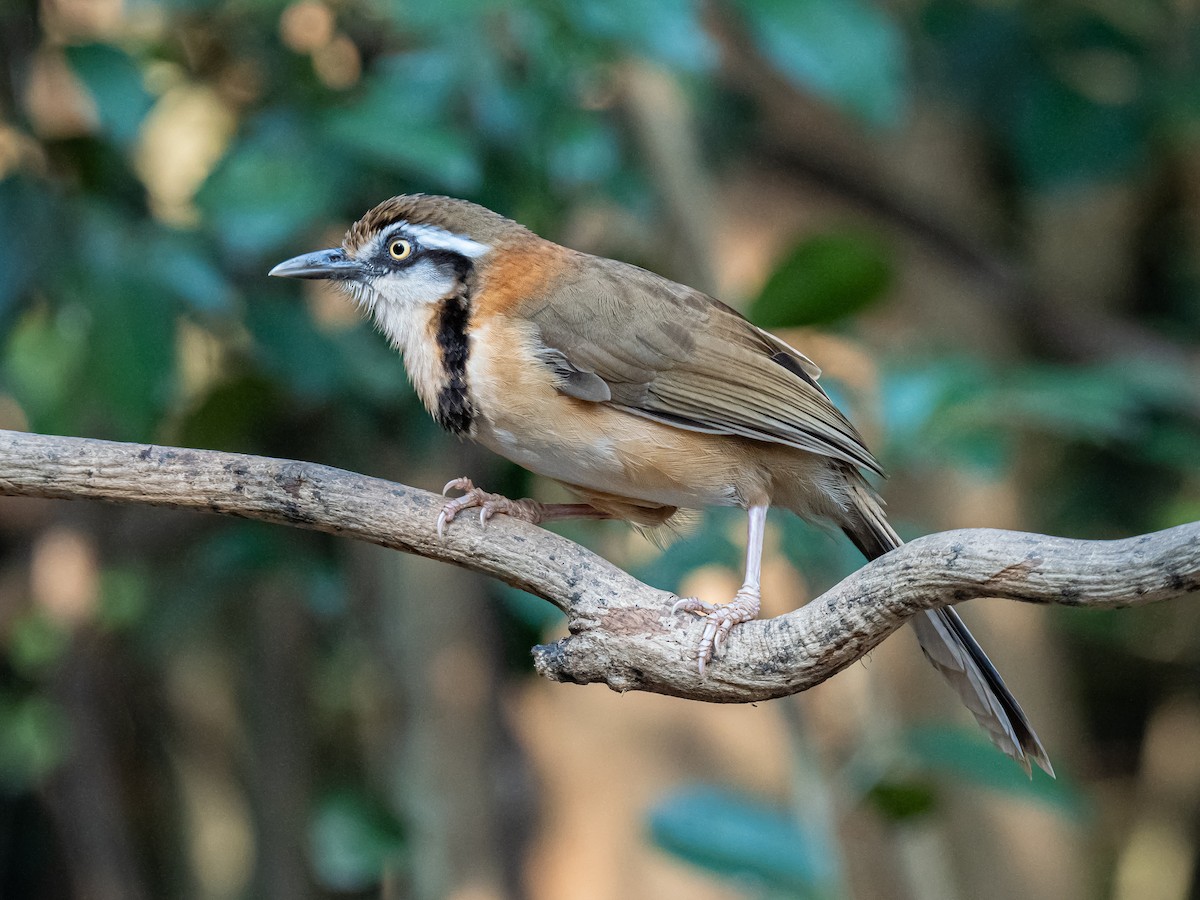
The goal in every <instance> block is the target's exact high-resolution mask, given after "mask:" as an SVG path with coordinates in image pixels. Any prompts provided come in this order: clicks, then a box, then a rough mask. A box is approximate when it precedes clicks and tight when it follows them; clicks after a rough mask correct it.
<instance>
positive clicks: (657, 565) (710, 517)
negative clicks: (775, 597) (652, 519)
mask: <svg viewBox="0 0 1200 900" xmlns="http://www.w3.org/2000/svg"><path fill="white" fill-rule="evenodd" d="M745 516H746V514H745V513H743V512H741V511H740V510H730V509H709V510H706V511H705V512H704V513H703V515H702V516H701V518H700V522H699V525H698V526H697V527H696V529H695V530H694V531H692V532H690V533H687V534H683V535H680V536H679V537H678V539H676V540H675V542H674V543H672V544H670V545H669V546H668V547H666V549H664V550H663V552H662V553H661V554H659V555H658V556H657V557H655V558H654V559H652V560H650V561H649V562H646V563H643V564H641V565H638V566H634V567H632V568H631V571H630V574H632V575H633V576H634V577H635V578H638V579H640V580H642V581H645V582H646V583H647V584H653V585H654V586H655V587H659V588H662V589H663V590H666V591H675V592H678V590H679V585H680V584H681V583H682V581H683V580H684V579H685V578H686V577H687V576H688V575H690V574H691V573H692V572H693V571H695V570H696V569H699V568H700V567H701V566H711V565H717V566H726V567H728V568H730V569H732V570H733V571H735V572H738V573H740V572H741V567H742V563H743V559H742V550H741V548H740V547H739V546H738V545H737V544H736V543H734V541H732V540H731V539H730V536H729V532H730V526H731V525H732V524H733V523H734V521H739V522H741V523H742V524H743V527H744V523H745Z"/></svg>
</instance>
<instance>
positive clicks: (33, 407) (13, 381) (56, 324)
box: [3, 304, 88, 434]
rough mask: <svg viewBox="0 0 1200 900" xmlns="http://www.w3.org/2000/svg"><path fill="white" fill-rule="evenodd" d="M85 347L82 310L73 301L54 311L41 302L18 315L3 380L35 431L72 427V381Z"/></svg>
mask: <svg viewBox="0 0 1200 900" xmlns="http://www.w3.org/2000/svg"><path fill="white" fill-rule="evenodd" d="M87 348H88V322H87V315H86V312H85V311H84V310H83V308H82V307H81V306H79V305H78V304H70V305H68V306H67V307H66V308H64V309H62V310H60V311H58V313H57V315H55V314H52V313H51V311H50V310H48V309H46V308H44V307H38V308H34V309H31V310H29V311H28V312H26V313H25V314H24V315H23V316H21V317H20V318H19V319H18V320H17V323H16V325H15V327H14V328H13V329H12V331H11V333H10V334H9V339H8V343H7V345H6V346H5V348H4V359H3V373H4V381H5V386H6V388H7V389H8V390H11V391H12V393H13V396H14V397H15V398H16V399H17V402H18V403H19V404H20V405H21V408H22V409H23V410H24V411H25V414H26V415H27V416H28V418H29V427H30V428H31V429H33V430H34V431H41V432H47V433H50V434H69V433H71V432H72V431H74V430H75V429H74V426H75V424H76V422H75V419H74V417H73V406H74V403H73V399H74V391H73V385H74V384H75V383H76V381H77V379H78V375H79V370H80V368H81V367H82V365H83V363H84V360H85V358H86V355H87Z"/></svg>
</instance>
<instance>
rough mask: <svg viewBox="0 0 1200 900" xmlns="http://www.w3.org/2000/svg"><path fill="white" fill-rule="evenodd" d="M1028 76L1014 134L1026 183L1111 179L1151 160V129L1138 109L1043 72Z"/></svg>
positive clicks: (1066, 184) (1042, 185) (1062, 184)
mask: <svg viewBox="0 0 1200 900" xmlns="http://www.w3.org/2000/svg"><path fill="white" fill-rule="evenodd" d="M1028 76H1029V77H1028V78H1027V79H1025V80H1026V81H1027V82H1028V83H1027V86H1026V89H1025V90H1024V91H1022V92H1020V94H1019V98H1018V103H1017V108H1016V110H1015V117H1014V120H1013V122H1012V123H1011V131H1010V132H1009V133H1010V134H1011V135H1012V139H1013V151H1014V154H1015V156H1016V161H1017V165H1018V167H1019V169H1020V171H1021V174H1022V175H1023V177H1024V180H1025V181H1026V183H1028V184H1029V185H1031V186H1032V187H1035V188H1042V189H1052V188H1061V187H1069V186H1071V185H1073V184H1079V183H1089V182H1095V181H1103V180H1109V179H1114V178H1117V177H1118V176H1122V175H1124V174H1126V173H1127V172H1129V171H1131V170H1132V169H1134V168H1135V167H1137V166H1139V165H1141V164H1142V163H1143V162H1144V161H1145V157H1146V146H1145V142H1146V139H1147V136H1148V135H1147V126H1146V122H1145V117H1144V115H1143V113H1142V110H1141V109H1140V108H1139V107H1138V106H1137V105H1135V104H1132V103H1125V104H1118V103H1097V102H1094V101H1092V100H1090V99H1088V98H1086V97H1084V96H1083V95H1081V94H1079V93H1078V92H1076V91H1074V90H1073V89H1071V88H1069V87H1067V86H1066V85H1065V84H1063V83H1062V82H1061V81H1059V80H1058V78H1057V77H1055V76H1054V75H1053V74H1051V73H1050V72H1048V71H1042V70H1041V69H1040V68H1036V69H1033V70H1032V71H1030V72H1029V73H1028Z"/></svg>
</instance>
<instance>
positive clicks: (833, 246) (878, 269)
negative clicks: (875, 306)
mask: <svg viewBox="0 0 1200 900" xmlns="http://www.w3.org/2000/svg"><path fill="white" fill-rule="evenodd" d="M894 280H895V273H894V267H893V265H892V260H891V254H890V253H889V251H888V248H887V247H886V246H885V245H884V244H883V243H882V242H881V241H879V240H878V239H877V238H875V237H873V236H871V235H867V234H860V233H856V232H830V233H826V234H818V235H813V236H811V237H807V238H805V239H803V240H802V241H800V243H799V244H797V245H796V247H795V249H793V250H792V252H791V253H789V254H788V255H787V256H786V257H785V258H784V260H783V262H782V263H780V264H779V266H778V267H777V268H776V269H775V271H774V273H773V274H772V275H771V277H770V278H769V279H768V280H767V283H766V286H764V287H763V289H762V293H761V294H759V296H758V299H756V300H755V301H754V303H753V304H752V305H751V307H750V318H751V319H753V320H754V321H755V322H756V323H757V324H759V325H761V326H762V327H763V328H790V327H793V326H797V325H815V324H824V323H828V322H833V321H836V320H838V319H842V318H845V317H847V316H851V315H854V314H855V313H857V312H859V311H861V310H862V309H864V308H866V307H867V306H869V305H871V304H872V303H875V302H877V301H879V300H880V299H881V298H882V297H883V296H884V295H885V294H886V293H887V292H888V290H889V289H890V288H891V286H892V284H893V282H894Z"/></svg>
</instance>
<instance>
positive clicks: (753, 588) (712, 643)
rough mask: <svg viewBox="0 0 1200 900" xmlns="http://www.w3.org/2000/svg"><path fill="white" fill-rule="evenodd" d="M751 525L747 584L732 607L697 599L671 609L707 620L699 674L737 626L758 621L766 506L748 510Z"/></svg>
mask: <svg viewBox="0 0 1200 900" xmlns="http://www.w3.org/2000/svg"><path fill="white" fill-rule="evenodd" d="M749 514H750V524H749V529H748V533H747V536H746V580H745V583H744V584H743V585H742V587H741V589H740V590H739V591H738V592H737V594H735V595H734V598H733V600H732V601H730V602H729V603H725V604H723V605H720V606H717V605H714V604H712V603H705V602H704V601H703V600H697V599H696V598H695V597H686V598H684V599H682V600H680V601H679V602H678V603H676V604H675V605H674V606H673V607H671V612H672V613H677V612H680V611H683V612H690V613H695V614H696V615H699V616H703V617H704V634H702V635H701V636H700V643H699V644H698V645H697V646H696V662H697V665H698V667H699V669H700V674H701V675H703V674H704V669H705V667H706V666H707V665H708V664H709V663H710V662H712V661H713V657H714V656H717V655H719V654H720V653H721V652H722V651H723V650H724V648H725V639H726V638H727V637H729V632H731V631H732V630H733V627H734V626H735V625H740V624H741V623H742V622H749V621H751V620H753V619H757V618H758V611H759V606H760V603H761V600H762V591H761V589H760V586H759V582H760V580H761V578H762V552H763V536H764V535H765V533H766V527H767V506H766V504H762V505H759V506H751V507H750V509H749Z"/></svg>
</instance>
